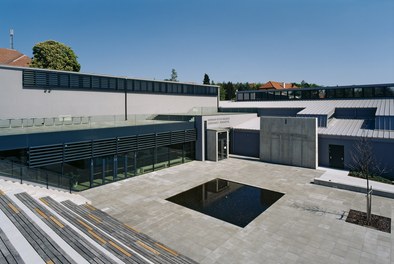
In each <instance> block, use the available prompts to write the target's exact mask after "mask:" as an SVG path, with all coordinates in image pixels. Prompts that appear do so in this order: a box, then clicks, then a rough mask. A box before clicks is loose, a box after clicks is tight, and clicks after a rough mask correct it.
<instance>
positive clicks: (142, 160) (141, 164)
mask: <svg viewBox="0 0 394 264" xmlns="http://www.w3.org/2000/svg"><path fill="white" fill-rule="evenodd" d="M153 154H154V149H153V148H151V149H145V150H140V151H138V152H137V174H143V173H147V172H151V171H153V163H154V156H153Z"/></svg>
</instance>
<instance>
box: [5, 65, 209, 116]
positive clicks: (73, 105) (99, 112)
mask: <svg viewBox="0 0 394 264" xmlns="http://www.w3.org/2000/svg"><path fill="white" fill-rule="evenodd" d="M127 106H128V110H127V113H128V114H129V115H132V114H158V113H160V114H166V113H167V114H168V113H185V112H187V111H189V110H190V109H192V108H193V107H217V98H216V97H208V96H207V97H203V96H181V95H155V94H136V93H129V94H128V98H127ZM124 114H125V94H124V93H111V92H89V91H64V90H51V92H50V93H49V92H48V91H47V92H44V90H35V89H23V87H22V71H21V70H18V69H15V70H14V69H2V68H0V119H10V118H30V117H38V118H41V117H58V116H60V115H71V116H103V115H124Z"/></svg>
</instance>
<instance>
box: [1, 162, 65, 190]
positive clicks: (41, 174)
mask: <svg viewBox="0 0 394 264" xmlns="http://www.w3.org/2000/svg"><path fill="white" fill-rule="evenodd" d="M0 176H3V177H9V178H13V179H16V180H17V181H18V182H20V183H21V184H22V183H23V181H28V182H34V183H38V184H40V185H44V186H46V188H47V189H48V188H49V186H51V187H56V188H61V189H68V190H70V193H71V191H72V179H71V178H70V177H67V176H63V175H62V174H61V173H56V172H53V171H49V170H44V169H41V168H29V167H28V166H26V165H23V164H20V163H18V162H15V161H12V160H0Z"/></svg>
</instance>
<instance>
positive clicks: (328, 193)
mask: <svg viewBox="0 0 394 264" xmlns="http://www.w3.org/2000/svg"><path fill="white" fill-rule="evenodd" d="M322 173H323V172H322V171H318V170H311V169H304V168H297V167H290V166H282V165H274V164H267V163H263V162H260V161H254V160H244V159H238V158H230V159H227V160H223V161H220V162H217V163H214V162H199V161H193V162H190V163H187V164H184V165H181V166H176V167H172V168H169V169H165V170H161V171H157V172H153V173H149V174H145V175H142V176H138V177H135V178H130V179H127V180H124V181H120V182H116V183H113V184H109V185H105V186H101V187H98V188H94V189H90V190H87V191H85V192H82V193H81V194H82V195H83V196H84V197H86V198H87V199H89V200H90V201H92V204H93V205H94V206H97V207H98V208H100V209H102V210H104V211H106V212H107V213H109V214H111V215H112V216H114V217H117V218H118V219H119V220H121V221H123V222H125V223H127V224H129V225H131V226H133V227H135V228H136V229H138V230H140V231H141V232H144V233H146V234H148V235H150V236H152V237H153V238H155V239H157V240H158V241H160V242H162V243H164V244H166V245H167V246H169V247H172V248H173V249H175V250H177V251H179V252H181V253H183V254H185V255H186V256H188V257H190V258H192V259H194V260H196V261H198V262H200V263H394V243H393V242H394V237H393V235H392V234H388V233H384V232H380V231H377V230H373V229H369V228H365V227H361V226H357V225H354V224H350V223H346V222H345V219H346V216H347V213H348V212H349V209H355V210H360V211H365V195H364V194H362V193H356V192H351V191H345V190H339V189H334V188H329V187H324V186H319V185H314V184H312V183H311V182H313V179H314V178H315V177H318V176H320V175H321V174H322ZM214 178H222V179H228V180H231V181H235V182H240V183H244V184H248V185H252V186H257V187H261V188H264V189H270V190H274V191H278V192H282V193H285V195H284V196H283V197H282V198H281V199H279V201H277V202H276V203H275V204H274V205H272V206H271V207H270V208H269V209H268V210H266V211H265V212H264V213H262V214H261V215H260V216H258V217H257V218H256V219H255V220H254V221H252V222H251V223H250V224H249V225H247V226H246V227H245V228H240V227H237V226H234V225H232V224H229V223H226V222H223V221H221V220H218V219H215V218H212V217H209V216H206V215H203V214H201V213H199V212H196V211H193V210H190V209H187V208H184V207H182V206H179V205H176V204H173V203H171V202H168V201H166V200H165V199H166V198H168V197H171V196H173V195H175V194H178V193H180V192H183V191H186V190H188V189H190V188H192V187H195V186H197V185H200V184H202V183H205V182H207V181H209V180H212V179H214ZM372 213H373V214H378V215H382V216H386V217H390V218H393V217H394V214H393V213H394V201H393V200H392V199H388V198H382V197H377V196H374V197H373V207H372ZM391 228H392V229H393V222H392V226H391Z"/></svg>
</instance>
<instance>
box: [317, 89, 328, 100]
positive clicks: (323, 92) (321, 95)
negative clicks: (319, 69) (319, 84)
mask: <svg viewBox="0 0 394 264" xmlns="http://www.w3.org/2000/svg"><path fill="white" fill-rule="evenodd" d="M319 98H320V99H324V98H326V90H324V89H321V90H319Z"/></svg>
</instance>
